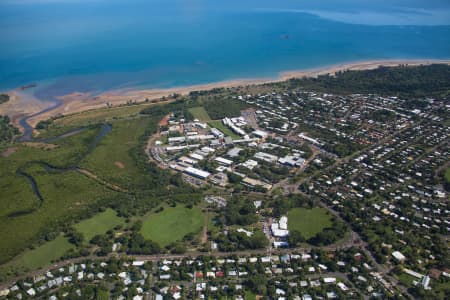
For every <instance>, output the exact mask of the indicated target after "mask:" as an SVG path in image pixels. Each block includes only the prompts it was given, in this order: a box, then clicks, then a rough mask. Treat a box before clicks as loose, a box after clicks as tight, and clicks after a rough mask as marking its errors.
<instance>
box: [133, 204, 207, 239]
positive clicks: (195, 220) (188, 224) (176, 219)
mask: <svg viewBox="0 0 450 300" xmlns="http://www.w3.org/2000/svg"><path fill="white" fill-rule="evenodd" d="M203 223H204V218H203V214H202V212H201V210H200V209H199V208H196V207H194V208H192V209H189V208H185V207H182V206H177V207H167V208H166V209H164V210H163V211H162V212H160V213H157V214H155V213H152V214H149V215H147V216H146V217H145V219H144V221H143V224H142V229H141V233H142V235H143V236H144V238H146V239H148V240H152V241H154V242H157V243H158V244H159V245H160V246H161V247H165V246H167V245H169V244H171V243H173V242H176V241H179V240H181V239H183V237H184V236H185V235H186V234H188V233H198V232H200V230H201V229H202V227H203Z"/></svg>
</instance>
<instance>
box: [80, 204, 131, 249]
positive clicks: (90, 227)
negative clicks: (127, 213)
mask: <svg viewBox="0 0 450 300" xmlns="http://www.w3.org/2000/svg"><path fill="white" fill-rule="evenodd" d="M124 222H125V220H124V219H123V218H120V217H118V216H117V213H116V212H115V211H114V210H112V209H110V208H108V209H106V210H105V211H104V212H101V213H99V214H96V215H95V216H93V217H92V218H89V219H87V220H83V221H81V222H80V223H78V224H76V225H75V226H74V228H75V229H76V230H77V231H78V232H79V233H81V234H83V237H84V241H85V242H89V241H90V240H91V239H92V238H93V237H94V236H96V235H98V234H105V233H106V232H107V231H108V230H110V229H113V228H114V227H115V226H117V225H120V224H124Z"/></svg>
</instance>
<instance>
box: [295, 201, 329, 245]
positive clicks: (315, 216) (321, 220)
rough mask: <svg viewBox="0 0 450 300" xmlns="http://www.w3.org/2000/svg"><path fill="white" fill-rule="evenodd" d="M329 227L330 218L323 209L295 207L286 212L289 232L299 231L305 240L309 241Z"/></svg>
mask: <svg viewBox="0 0 450 300" xmlns="http://www.w3.org/2000/svg"><path fill="white" fill-rule="evenodd" d="M331 226H332V222H331V217H330V216H329V215H328V214H327V211H326V209H324V208H317V207H316V208H312V209H307V208H301V207H296V208H293V209H291V210H290V211H289V212H288V228H289V230H298V231H300V232H301V233H302V235H303V237H304V238H305V239H309V238H311V237H313V236H315V235H316V234H318V233H319V232H321V231H322V230H324V229H325V228H328V227H331Z"/></svg>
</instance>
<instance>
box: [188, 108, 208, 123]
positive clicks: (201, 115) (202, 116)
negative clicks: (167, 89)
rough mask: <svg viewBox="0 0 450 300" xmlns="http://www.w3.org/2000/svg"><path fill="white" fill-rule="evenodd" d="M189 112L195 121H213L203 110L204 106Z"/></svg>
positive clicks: (191, 109)
mask: <svg viewBox="0 0 450 300" xmlns="http://www.w3.org/2000/svg"><path fill="white" fill-rule="evenodd" d="M189 112H190V113H191V114H192V116H193V117H194V118H195V119H199V120H200V121H202V122H209V121H211V118H210V117H209V115H208V113H207V112H206V110H205V109H204V108H203V106H198V107H193V108H189Z"/></svg>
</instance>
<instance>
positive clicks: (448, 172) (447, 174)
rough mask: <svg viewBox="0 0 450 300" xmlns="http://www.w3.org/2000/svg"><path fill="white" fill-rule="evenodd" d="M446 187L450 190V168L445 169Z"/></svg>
mask: <svg viewBox="0 0 450 300" xmlns="http://www.w3.org/2000/svg"><path fill="white" fill-rule="evenodd" d="M444 187H445V189H446V190H447V191H450V168H447V169H445V173H444Z"/></svg>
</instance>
